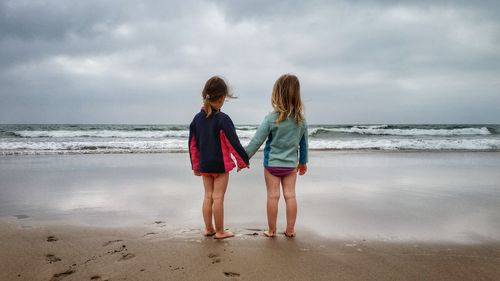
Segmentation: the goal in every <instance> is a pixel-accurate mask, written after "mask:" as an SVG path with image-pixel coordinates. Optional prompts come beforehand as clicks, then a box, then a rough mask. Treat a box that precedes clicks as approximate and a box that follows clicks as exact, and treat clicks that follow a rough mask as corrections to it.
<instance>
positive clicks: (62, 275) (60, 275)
mask: <svg viewBox="0 0 500 281" xmlns="http://www.w3.org/2000/svg"><path fill="white" fill-rule="evenodd" d="M75 272H76V271H75V270H74V269H68V270H66V271H63V272H60V273H56V274H54V275H53V276H52V278H51V279H50V281H59V280H62V279H64V278H65V277H67V276H68V275H71V274H73V273H75Z"/></svg>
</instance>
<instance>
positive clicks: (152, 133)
mask: <svg viewBox="0 0 500 281" xmlns="http://www.w3.org/2000/svg"><path fill="white" fill-rule="evenodd" d="M8 133H9V135H10V136H14V137H19V138H188V137H189V131H188V130H186V129H184V130H179V129H178V130H175V129H174V130H135V129H134V130H20V131H12V132H8ZM236 133H237V134H238V136H239V137H240V138H251V137H252V136H253V135H254V134H255V130H249V129H246V128H245V129H243V130H239V129H238V130H236ZM6 136H8V135H6Z"/></svg>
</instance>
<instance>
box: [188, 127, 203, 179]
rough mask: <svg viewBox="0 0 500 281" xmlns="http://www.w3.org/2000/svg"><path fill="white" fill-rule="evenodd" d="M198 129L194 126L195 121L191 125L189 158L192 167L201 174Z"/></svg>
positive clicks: (197, 174) (196, 173)
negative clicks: (197, 143)
mask: <svg viewBox="0 0 500 281" xmlns="http://www.w3.org/2000/svg"><path fill="white" fill-rule="evenodd" d="M195 135H196V131H195V128H194V122H192V123H191V125H189V141H188V145H189V159H190V160H191V169H193V173H194V174H195V175H196V176H200V175H201V174H200V154H199V151H198V146H197V145H196V137H195Z"/></svg>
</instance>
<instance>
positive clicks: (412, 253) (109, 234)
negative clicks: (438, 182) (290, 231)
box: [0, 219, 500, 281]
mask: <svg viewBox="0 0 500 281" xmlns="http://www.w3.org/2000/svg"><path fill="white" fill-rule="evenodd" d="M233 230H235V231H236V233H237V236H236V237H234V238H231V239H226V240H223V241H218V240H214V239H213V238H205V237H203V236H202V235H201V232H200V231H199V230H197V229H178V230H171V229H167V227H166V225H165V223H164V222H156V223H155V222H151V223H150V225H148V226H145V227H141V228H92V227H84V226H68V225H66V226H65V225H52V226H43V227H42V226H37V227H32V228H22V227H20V226H19V225H18V224H17V223H16V221H15V220H14V219H3V220H1V221H0V253H1V254H0V280H45V281H48V280H52V281H53V280H65V281H69V280H499V277H500V245H499V244H495V243H488V244H477V245H463V244H451V243H447V244H445V243H440V244H438V243H435V244H432V243H417V242H415V243H412V242H405V243H396V242H380V241H366V240H364V241H341V240H329V239H325V238H319V237H315V236H313V235H308V234H306V233H299V236H298V237H297V238H295V239H290V238H286V237H284V236H283V235H280V236H279V237H277V238H274V239H269V238H266V237H264V236H263V235H262V231H261V230H258V229H233Z"/></svg>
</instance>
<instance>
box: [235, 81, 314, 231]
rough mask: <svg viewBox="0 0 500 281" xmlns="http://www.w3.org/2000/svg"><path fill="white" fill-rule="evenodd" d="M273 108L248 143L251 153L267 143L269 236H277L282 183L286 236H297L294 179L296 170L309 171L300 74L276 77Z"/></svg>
mask: <svg viewBox="0 0 500 281" xmlns="http://www.w3.org/2000/svg"><path fill="white" fill-rule="evenodd" d="M271 104H272V106H273V109H274V111H273V112H271V113H269V114H268V115H267V116H266V117H265V118H264V121H262V124H261V125H260V126H259V128H258V129H257V132H256V133H255V135H254V136H253V138H252V140H251V141H250V143H249V144H248V146H247V147H246V149H245V150H246V152H247V154H248V156H249V157H252V156H253V155H254V154H255V153H256V152H257V150H258V149H259V147H260V146H261V145H262V144H263V143H264V141H265V142H266V144H265V146H264V179H265V182H266V188H267V222H268V226H269V229H268V230H267V231H266V232H264V235H266V236H268V237H275V236H276V220H277V217H278V201H279V197H280V185H281V186H282V188H283V197H285V203H286V229H285V235H286V236H287V237H295V221H296V218H297V200H296V198H295V183H296V179H297V173H298V174H299V175H304V174H305V173H306V171H307V165H306V163H307V153H308V143H307V142H308V141H307V124H306V120H305V117H304V111H303V104H302V100H301V98H300V83H299V79H298V78H297V76H295V75H292V74H284V75H282V76H281V77H279V78H278V80H276V82H275V83H274V87H273V92H272V95H271Z"/></svg>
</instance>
